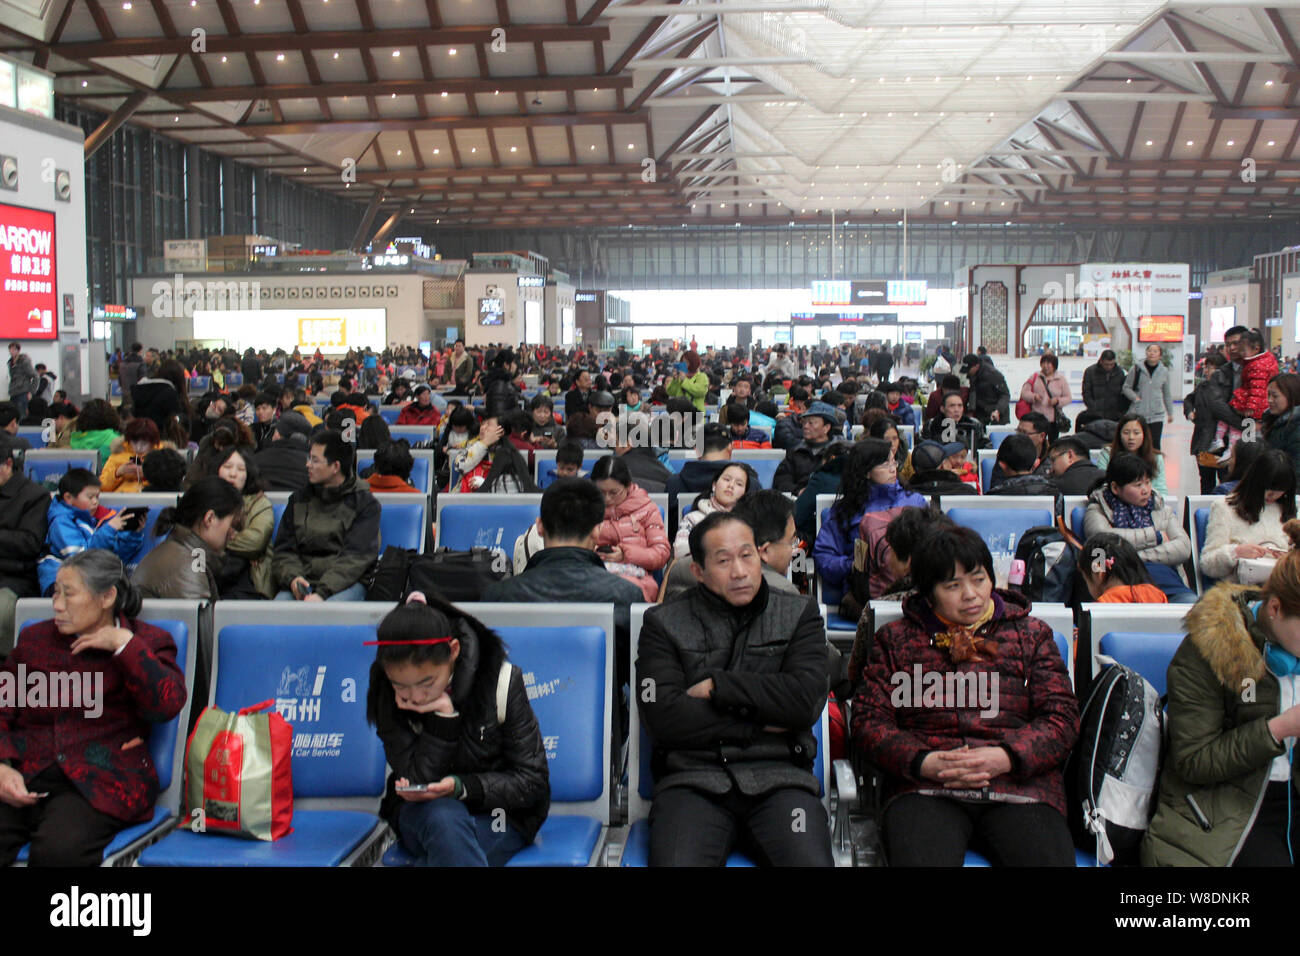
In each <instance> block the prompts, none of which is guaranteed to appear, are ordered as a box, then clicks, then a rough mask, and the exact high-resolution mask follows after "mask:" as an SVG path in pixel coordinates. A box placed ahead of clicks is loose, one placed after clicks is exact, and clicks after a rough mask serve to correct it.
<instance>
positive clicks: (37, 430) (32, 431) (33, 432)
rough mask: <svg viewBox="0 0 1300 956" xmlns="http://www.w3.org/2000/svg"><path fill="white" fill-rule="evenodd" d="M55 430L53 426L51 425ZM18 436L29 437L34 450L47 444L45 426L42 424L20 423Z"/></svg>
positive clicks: (28, 440)
mask: <svg viewBox="0 0 1300 956" xmlns="http://www.w3.org/2000/svg"><path fill="white" fill-rule="evenodd" d="M51 430H53V426H51ZM18 437H19V438H25V439H27V444H29V445H31V446H32V449H33V450H36V449H40V448H44V447H45V446H46V444H47V442H46V441H45V428H44V426H42V425H19V426H18Z"/></svg>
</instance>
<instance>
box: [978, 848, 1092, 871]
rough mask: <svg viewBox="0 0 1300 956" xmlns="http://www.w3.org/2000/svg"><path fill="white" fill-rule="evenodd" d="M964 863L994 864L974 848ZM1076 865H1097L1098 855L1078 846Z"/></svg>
mask: <svg viewBox="0 0 1300 956" xmlns="http://www.w3.org/2000/svg"><path fill="white" fill-rule="evenodd" d="M962 865H963V866H975V867H983V866H990V867H991V866H992V865H993V864H992V863H990V862H989V859H988V857H986V856H984V854H982V853H977V852H976V851H974V850H967V851H966V862H965V863H964V864H962ZM1074 865H1075V866H1076V867H1095V866H1096V865H1097V857H1096V856H1094V855H1093V854H1091V853H1089V852H1088V851H1087V850H1080V849H1078V848H1077V847H1076V848H1075V851H1074Z"/></svg>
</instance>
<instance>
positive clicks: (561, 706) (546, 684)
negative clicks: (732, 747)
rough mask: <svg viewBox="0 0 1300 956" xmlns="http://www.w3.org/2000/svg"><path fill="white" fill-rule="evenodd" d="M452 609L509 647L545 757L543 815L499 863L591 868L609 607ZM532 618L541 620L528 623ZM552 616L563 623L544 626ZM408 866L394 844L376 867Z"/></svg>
mask: <svg viewBox="0 0 1300 956" xmlns="http://www.w3.org/2000/svg"><path fill="white" fill-rule="evenodd" d="M460 607H461V609H462V610H463V611H465V612H466V613H467V614H472V615H473V616H474V617H476V618H478V619H479V620H480V621H482V622H483V623H484V624H487V625H488V626H489V627H492V628H493V629H494V630H496V632H497V633H498V634H500V635H501V637H502V639H503V640H504V641H505V642H506V644H507V645H508V646H509V648H510V660H511V662H512V663H514V664H515V665H516V666H518V667H519V669H520V670H521V671H523V675H524V684H525V685H526V686H527V688H528V695H529V703H530V704H531V705H532V708H533V713H534V714H535V715H536V716H537V723H538V726H539V728H540V729H541V733H542V742H543V744H544V745H545V747H546V755H547V757H548V758H549V770H550V784H551V809H550V813H549V815H548V816H547V818H546V822H545V823H543V824H542V828H541V830H539V831H538V833H537V838H536V840H534V841H533V843H532V844H531V845H529V846H527V847H525V848H524V849H522V850H520V851H519V852H518V853H517V854H515V855H514V856H513V857H512V858H511V859H510V861H509V862H508V863H507V864H506V865H507V866H512V867H532V866H592V865H595V864H596V862H597V860H598V858H599V856H600V850H601V847H602V844H603V842H604V835H605V833H606V831H607V829H608V827H609V820H610V746H609V742H610V738H611V728H612V720H613V711H612V706H611V701H612V699H613V697H612V693H611V691H612V686H613V631H614V618H613V606H612V605H608V604H543V605H536V604H530V605H521V604H464V605H461V606H460ZM539 619H540V620H542V621H546V622H548V623H546V624H541V625H539V624H536V623H531V622H535V621H537V620H539ZM558 621H563V622H565V623H564V624H554V623H549V622H558ZM525 622H529V623H525ZM413 863H414V860H413V859H412V857H411V855H410V854H409V853H407V852H406V851H405V849H403V847H402V845H401V843H400V842H395V843H394V844H393V845H392V846H391V847H390V848H389V849H388V851H387V852H386V853H385V854H384V857H383V865H384V866H410V865H412V864H413Z"/></svg>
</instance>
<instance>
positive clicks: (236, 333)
mask: <svg viewBox="0 0 1300 956" xmlns="http://www.w3.org/2000/svg"><path fill="white" fill-rule="evenodd" d="M387 319H388V312H387V310H385V309H245V310H238V311H235V310H220V311H218V310H215V309H195V310H194V338H196V339H212V340H216V341H224V342H225V343H226V345H227V346H229V347H231V348H235V349H239V350H240V351H242V350H244V349H246V348H253V349H262V348H265V349H266V350H267V351H271V350H274V349H277V348H288V347H289V346H288V345H286V344H285V343H288V342H292V343H294V344H296V345H297V346H298V348H299V349H300V350H302V351H303V352H307V353H311V352H314V351H316V349H320V350H321V351H322V352H330V353H337V352H346V351H347V350H348V349H363V348H365V347H366V346H369V347H370V348H372V349H374V350H375V351H376V352H382V351H383V350H384V348H385V347H386V346H387V334H386V333H387V327H388V325H387Z"/></svg>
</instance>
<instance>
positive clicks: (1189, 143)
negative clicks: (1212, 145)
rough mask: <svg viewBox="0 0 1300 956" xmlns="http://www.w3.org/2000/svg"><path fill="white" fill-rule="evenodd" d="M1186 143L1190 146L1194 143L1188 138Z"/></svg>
mask: <svg viewBox="0 0 1300 956" xmlns="http://www.w3.org/2000/svg"><path fill="white" fill-rule="evenodd" d="M1187 145H1188V146H1192V145H1195V144H1194V143H1193V141H1192V140H1190V139H1189V140H1188V141H1187Z"/></svg>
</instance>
